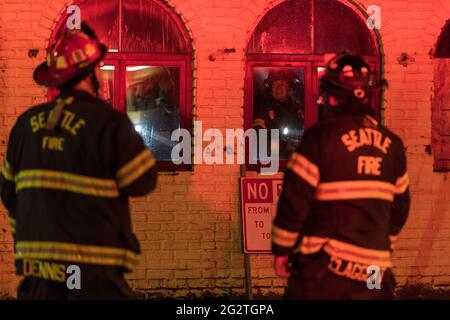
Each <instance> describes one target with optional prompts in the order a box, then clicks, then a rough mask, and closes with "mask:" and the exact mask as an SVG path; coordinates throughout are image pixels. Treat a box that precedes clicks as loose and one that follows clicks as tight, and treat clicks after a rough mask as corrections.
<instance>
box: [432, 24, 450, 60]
mask: <svg viewBox="0 0 450 320" xmlns="http://www.w3.org/2000/svg"><path fill="white" fill-rule="evenodd" d="M435 57H436V58H450V22H447V25H446V27H445V28H444V30H443V31H442V33H441V36H440V37H439V42H438V44H437V47H436V54H435Z"/></svg>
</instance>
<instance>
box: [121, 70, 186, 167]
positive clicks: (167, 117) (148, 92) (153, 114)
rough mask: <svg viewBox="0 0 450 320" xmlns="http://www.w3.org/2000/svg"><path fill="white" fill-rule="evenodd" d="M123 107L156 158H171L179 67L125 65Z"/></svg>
mask: <svg viewBox="0 0 450 320" xmlns="http://www.w3.org/2000/svg"><path fill="white" fill-rule="evenodd" d="M126 86H127V87H126V88H127V90H126V110H127V112H128V115H129V117H130V119H131V121H132V122H133V123H134V126H135V128H136V131H138V132H139V133H140V134H141V135H142V137H143V139H144V142H145V144H146V145H147V146H148V147H149V148H150V150H151V151H152V152H153V153H154V154H155V157H156V158H157V159H158V160H165V161H169V160H171V157H170V156H171V151H172V148H173V147H174V146H175V145H176V144H177V142H172V141H171V140H170V137H171V134H172V131H174V130H176V129H178V128H179V127H180V99H179V97H180V69H179V68H178V67H167V68H166V67H155V66H148V65H129V66H127V68H126Z"/></svg>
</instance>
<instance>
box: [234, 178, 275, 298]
mask: <svg viewBox="0 0 450 320" xmlns="http://www.w3.org/2000/svg"><path fill="white" fill-rule="evenodd" d="M242 176H243V175H242ZM282 185H283V180H282V179H279V178H278V179H273V178H246V177H241V220H242V239H243V249H244V267H245V280H246V281H245V284H246V291H247V298H248V299H249V300H252V299H253V291H252V276H251V268H250V254H251V253H271V252H272V250H271V235H272V222H273V219H274V218H275V216H276V209H277V203H278V199H279V197H280V193H281V187H282Z"/></svg>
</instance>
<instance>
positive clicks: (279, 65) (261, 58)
mask: <svg viewBox="0 0 450 320" xmlns="http://www.w3.org/2000/svg"><path fill="white" fill-rule="evenodd" d="M345 50H348V51H350V52H351V53H354V54H360V55H363V56H364V57H365V58H366V59H367V60H368V62H369V63H370V65H371V66H372V68H373V69H374V70H377V71H378V72H379V71H380V54H379V48H378V42H377V37H376V34H375V32H374V30H370V29H369V28H368V27H367V25H366V18H364V16H363V15H362V14H361V13H358V11H355V9H353V8H351V7H349V6H348V5H347V4H346V3H345V2H343V1H342V2H341V1H338V0H287V1H283V2H281V3H280V4H278V5H276V6H275V7H273V8H272V9H271V10H270V11H268V12H267V13H266V14H265V15H264V16H263V18H262V19H261V20H260V22H259V23H258V24H257V26H256V28H255V30H254V32H253V34H252V36H251V38H250V41H249V43H248V47H247V56H246V57H247V69H246V74H247V77H246V89H245V94H246V97H245V105H246V107H245V127H246V128H251V127H252V126H254V125H255V121H256V122H258V121H259V120H258V119H260V118H261V117H262V118H265V119H269V121H274V123H275V126H276V127H279V129H280V156H281V158H282V159H283V158H284V159H287V157H288V156H289V153H290V151H292V150H293V149H294V148H295V146H296V145H298V143H299V141H300V140H301V136H302V135H303V132H304V129H305V128H308V127H309V126H311V125H312V124H314V123H315V122H316V121H317V120H318V111H317V110H318V109H317V106H316V101H317V96H318V76H319V75H320V72H321V71H323V67H324V55H325V54H327V53H336V52H337V53H339V52H343V51H345ZM279 79H282V80H286V79H288V81H287V82H286V81H285V84H284V85H283V81H278V83H277V81H276V80H279ZM280 86H281V89H280V88H279V87H280ZM283 87H284V88H288V90H285V89H284V90H283ZM286 91H288V92H289V95H288V97H287V98H285V99H284V100H285V102H282V101H281V99H279V98H280V97H281V98H282V97H283V95H286V93H283V92H286ZM277 92H278V93H277ZM280 101H281V102H280ZM285 106H288V108H286V109H290V110H291V111H290V112H285V113H284V116H282V117H281V118H278V119H277V117H276V113H277V108H284V107H285ZM373 107H374V109H375V113H376V115H377V117H378V118H379V113H380V94H379V93H377V94H376V97H375V99H374V102H373ZM286 109H285V110H286ZM279 114H283V112H279ZM283 117H284V118H285V119H282V118H283ZM294 118H295V121H294V120H293V119H294ZM278 122H279V123H278ZM291 126H294V128H292V127H291ZM283 142H284V144H283ZM283 148H286V150H284V151H283ZM253 158H254V157H253ZM248 167H249V169H252V168H257V167H258V166H248Z"/></svg>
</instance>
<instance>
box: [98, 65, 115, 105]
mask: <svg viewBox="0 0 450 320" xmlns="http://www.w3.org/2000/svg"><path fill="white" fill-rule="evenodd" d="M101 69H102V75H103V84H104V87H103V92H101V96H102V98H103V100H105V101H107V102H108V103H109V104H111V105H114V71H115V66H112V65H104V66H103V67H102V68H101Z"/></svg>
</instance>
